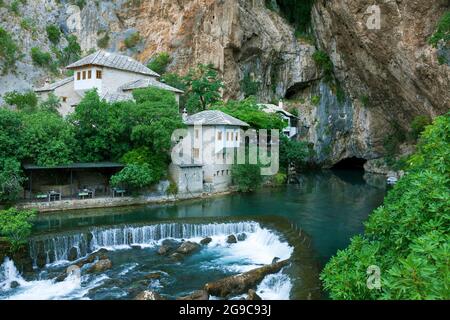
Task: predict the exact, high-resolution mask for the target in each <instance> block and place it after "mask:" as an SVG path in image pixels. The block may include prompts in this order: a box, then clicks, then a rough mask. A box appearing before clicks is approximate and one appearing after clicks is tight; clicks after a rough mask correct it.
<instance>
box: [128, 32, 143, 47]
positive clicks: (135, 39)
mask: <svg viewBox="0 0 450 320" xmlns="http://www.w3.org/2000/svg"><path fill="white" fill-rule="evenodd" d="M139 41H141V35H140V34H139V32H137V31H136V32H134V33H132V34H130V35H129V36H128V37H126V38H125V40H124V44H125V47H127V48H128V49H131V48H133V47H135V46H136V45H137V44H138V43H139Z"/></svg>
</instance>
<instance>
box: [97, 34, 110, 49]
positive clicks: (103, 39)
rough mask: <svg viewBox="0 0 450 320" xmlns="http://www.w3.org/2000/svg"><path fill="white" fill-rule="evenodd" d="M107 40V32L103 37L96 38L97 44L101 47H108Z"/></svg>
mask: <svg viewBox="0 0 450 320" xmlns="http://www.w3.org/2000/svg"><path fill="white" fill-rule="evenodd" d="M109 40H110V38H109V33H106V34H105V35H104V36H103V37H101V38H100V39H98V40H97V46H98V47H99V48H102V49H105V48H108V45H109Z"/></svg>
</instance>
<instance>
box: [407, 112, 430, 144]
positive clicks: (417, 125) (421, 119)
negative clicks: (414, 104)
mask: <svg viewBox="0 0 450 320" xmlns="http://www.w3.org/2000/svg"><path fill="white" fill-rule="evenodd" d="M430 124H431V118H430V117H429V116H425V115H422V116H417V117H415V118H414V119H413V121H412V123H411V130H412V135H413V138H414V139H417V138H419V136H420V134H421V133H422V132H423V131H424V130H425V128H426V127H427V126H429V125H430Z"/></svg>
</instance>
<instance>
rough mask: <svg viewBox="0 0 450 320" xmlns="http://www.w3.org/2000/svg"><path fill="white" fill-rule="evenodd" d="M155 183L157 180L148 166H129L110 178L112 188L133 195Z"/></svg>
mask: <svg viewBox="0 0 450 320" xmlns="http://www.w3.org/2000/svg"><path fill="white" fill-rule="evenodd" d="M155 182H158V179H157V178H156V177H155V175H154V172H153V170H152V169H151V168H150V166H149V165H148V164H142V165H140V164H129V165H127V166H126V167H125V168H124V169H122V171H120V172H119V173H117V174H115V175H113V176H112V177H111V185H112V186H114V187H123V188H127V189H128V190H130V191H131V192H133V193H134V194H136V193H137V192H138V191H139V190H142V189H143V188H145V187H148V186H150V185H151V184H152V183H155Z"/></svg>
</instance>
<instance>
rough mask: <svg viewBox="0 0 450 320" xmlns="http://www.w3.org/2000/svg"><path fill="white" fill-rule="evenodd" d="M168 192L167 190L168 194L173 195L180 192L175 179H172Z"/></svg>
mask: <svg viewBox="0 0 450 320" xmlns="http://www.w3.org/2000/svg"><path fill="white" fill-rule="evenodd" d="M166 192H167V194H168V195H172V196H175V195H177V194H178V186H177V184H176V183H175V182H173V181H170V185H169V188H167V191H166Z"/></svg>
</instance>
